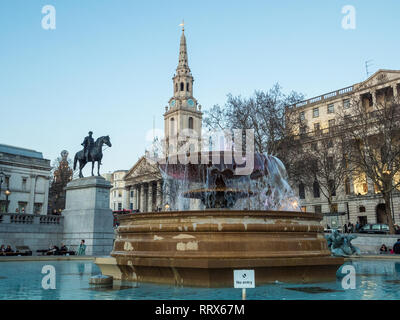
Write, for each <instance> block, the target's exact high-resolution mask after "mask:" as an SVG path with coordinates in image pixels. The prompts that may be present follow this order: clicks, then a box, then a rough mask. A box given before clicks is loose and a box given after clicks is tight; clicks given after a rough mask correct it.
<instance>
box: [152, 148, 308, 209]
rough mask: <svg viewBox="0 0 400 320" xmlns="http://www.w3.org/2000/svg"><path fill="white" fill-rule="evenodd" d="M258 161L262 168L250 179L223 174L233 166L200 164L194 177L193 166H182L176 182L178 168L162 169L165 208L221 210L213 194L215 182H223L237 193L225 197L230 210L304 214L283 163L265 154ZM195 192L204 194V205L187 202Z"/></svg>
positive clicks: (214, 193)
mask: <svg viewBox="0 0 400 320" xmlns="http://www.w3.org/2000/svg"><path fill="white" fill-rule="evenodd" d="M255 157H256V158H257V159H258V162H257V164H258V165H259V167H257V168H255V169H254V170H253V173H252V174H251V175H245V176H234V177H229V176H227V175H226V174H224V171H225V170H226V169H231V168H232V166H229V167H228V166H226V167H225V166H224V165H218V168H217V170H216V167H215V166H207V165H204V164H199V165H198V167H197V168H198V170H195V171H194V173H193V166H192V169H191V170H192V171H191V172H189V166H188V165H179V170H181V171H180V174H179V178H173V177H171V175H172V176H173V174H172V172H174V171H176V170H177V167H176V165H174V164H168V162H167V164H166V165H164V166H160V169H161V170H160V171H161V174H162V176H163V180H164V186H163V194H164V199H163V200H164V204H166V203H168V205H169V206H170V209H171V210H179V211H181V210H198V209H204V208H207V207H208V208H213V207H218V203H217V196H216V194H217V193H216V192H215V191H212V190H215V189H216V187H217V182H216V181H217V180H218V179H220V180H219V183H221V181H223V184H224V185H225V188H226V189H227V190H234V191H232V192H228V191H225V193H224V200H225V203H226V204H227V207H228V208H231V209H233V210H282V211H301V209H300V206H299V199H298V198H297V197H296V195H295V194H294V192H293V190H292V188H291V187H290V185H289V183H288V176H287V172H286V169H285V166H284V165H283V163H282V161H280V160H279V159H278V158H277V157H274V156H270V155H266V154H255ZM174 166H175V167H174ZM231 171H232V170H231ZM193 190H194V191H193ZM196 190H203V191H202V193H203V194H204V199H203V203H201V202H200V200H199V199H189V198H188V195H187V194H188V191H189V192H190V191H193V193H195V191H196ZM207 190H208V191H207Z"/></svg>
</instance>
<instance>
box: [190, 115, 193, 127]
mask: <svg viewBox="0 0 400 320" xmlns="http://www.w3.org/2000/svg"><path fill="white" fill-rule="evenodd" d="M189 129H193V118H192V117H189Z"/></svg>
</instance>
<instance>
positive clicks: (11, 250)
mask: <svg viewBox="0 0 400 320" xmlns="http://www.w3.org/2000/svg"><path fill="white" fill-rule="evenodd" d="M4 252H5V253H10V252H14V251H13V249H11V246H10V245H8V246H7V248H6V249H5V250H4Z"/></svg>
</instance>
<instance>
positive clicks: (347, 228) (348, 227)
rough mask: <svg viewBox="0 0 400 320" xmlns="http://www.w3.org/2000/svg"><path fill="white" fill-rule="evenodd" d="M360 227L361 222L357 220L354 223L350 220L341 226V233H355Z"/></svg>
mask: <svg viewBox="0 0 400 320" xmlns="http://www.w3.org/2000/svg"><path fill="white" fill-rule="evenodd" d="M360 229H361V224H360V222H359V221H357V223H356V224H355V225H354V224H353V223H351V222H350V221H349V222H348V223H347V224H344V226H343V233H356V232H358V231H360Z"/></svg>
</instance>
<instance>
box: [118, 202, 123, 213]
mask: <svg viewBox="0 0 400 320" xmlns="http://www.w3.org/2000/svg"><path fill="white" fill-rule="evenodd" d="M120 210H122V203H121V202H118V211H120Z"/></svg>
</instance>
